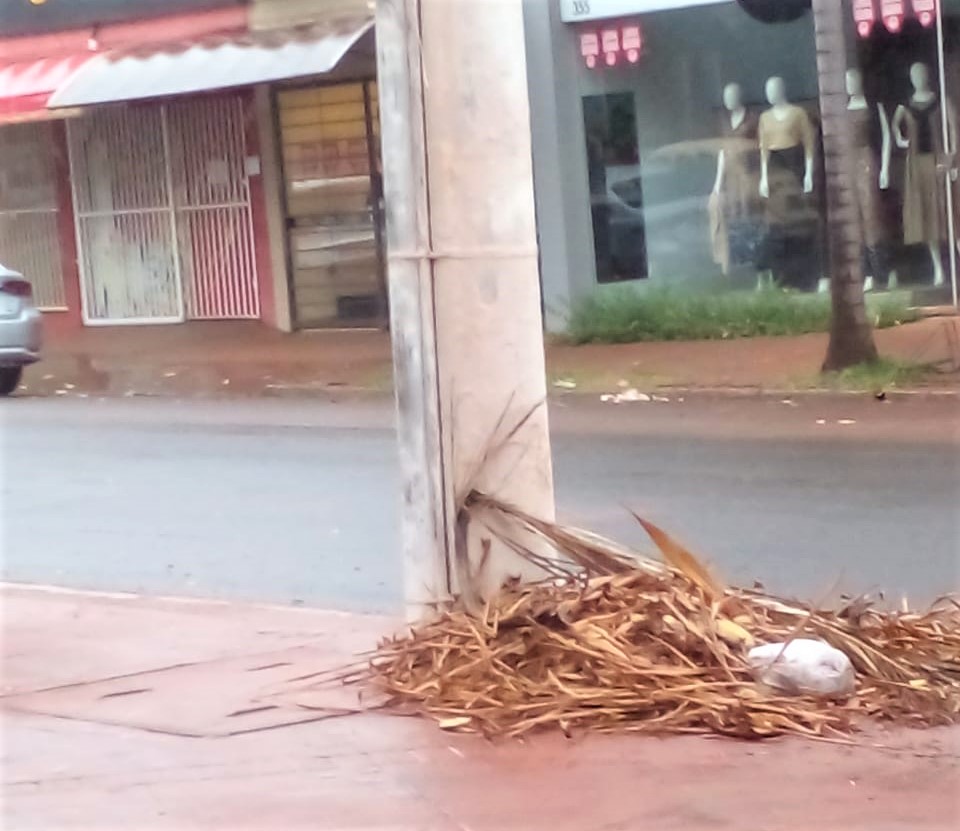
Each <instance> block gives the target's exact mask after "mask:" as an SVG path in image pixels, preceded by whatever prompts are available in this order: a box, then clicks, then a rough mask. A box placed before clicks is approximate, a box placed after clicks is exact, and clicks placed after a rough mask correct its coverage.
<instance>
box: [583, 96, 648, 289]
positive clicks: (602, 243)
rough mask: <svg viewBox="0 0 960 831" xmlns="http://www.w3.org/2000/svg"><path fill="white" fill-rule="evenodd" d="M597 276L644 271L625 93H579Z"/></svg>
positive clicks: (630, 103) (606, 279) (632, 117)
mask: <svg viewBox="0 0 960 831" xmlns="http://www.w3.org/2000/svg"><path fill="white" fill-rule="evenodd" d="M583 118H584V128H585V133H586V137H587V171H588V176H589V180H590V213H591V217H592V219H593V242H594V250H595V253H596V262H597V281H598V282H600V283H612V282H616V281H619V280H636V279H641V278H643V277H646V276H647V249H646V241H645V231H644V223H643V182H642V178H641V176H640V153H639V148H638V146H637V114H636V110H635V105H634V98H633V96H632V95H631V94H630V93H612V94H609V95H588V96H585V97H584V99H583Z"/></svg>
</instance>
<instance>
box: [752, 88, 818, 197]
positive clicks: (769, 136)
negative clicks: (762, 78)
mask: <svg viewBox="0 0 960 831" xmlns="http://www.w3.org/2000/svg"><path fill="white" fill-rule="evenodd" d="M766 93H767V101H769V102H770V109H769V110H767V111H766V112H765V113H764V114H763V115H761V116H760V131H759V134H760V195H761V196H762V197H763V198H764V199H768V198H769V197H770V175H769V174H770V167H771V161H772V162H773V163H774V164H775V165H777V166H781V167H783V168H784V169H786V170H795V169H796V168H797V161H796V159H795V157H798V152H797V151H800V150H801V149H802V151H803V155H802V157H799V158H802V160H803V192H804V193H812V192H813V157H814V153H815V152H816V142H817V139H816V135H815V134H814V131H813V125H812V124H811V123H810V116H808V115H807V113H806V111H805V110H804V109H803V108H802V107H798V106H797V105H796V104H791V103H790V102H789V101H788V100H787V85H786V84H785V83H784V81H783V78H777V77H773V78H770V79H768V80H767V86H766Z"/></svg>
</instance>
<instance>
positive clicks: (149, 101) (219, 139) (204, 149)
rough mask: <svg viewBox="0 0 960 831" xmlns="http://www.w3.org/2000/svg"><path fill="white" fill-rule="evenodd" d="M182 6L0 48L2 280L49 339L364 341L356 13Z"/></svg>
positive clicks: (372, 102)
mask: <svg viewBox="0 0 960 831" xmlns="http://www.w3.org/2000/svg"><path fill="white" fill-rule="evenodd" d="M94 5H95V4H94ZM101 5H102V6H103V9H102V10H101V11H102V12H103V13H104V14H106V13H107V12H111V10H113V6H112V5H111V4H110V3H109V2H106V3H103V4H101ZM134 5H135V4H131V5H130V6H129V7H128V8H127V10H126V11H125V12H124V10H122V9H121V10H113V11H115V12H116V14H123V13H125V14H127V15H131V14H132V13H133V12H131V9H132V8H133V6H134ZM198 5H200V6H213V7H216V8H203V9H201V10H200V11H196V12H194V11H190V10H188V11H185V12H184V13H183V14H181V15H174V16H171V17H162V18H146V19H140V18H136V19H130V20H121V21H118V22H110V23H103V24H100V23H98V22H95V21H93V20H90V21H87V23H88V24H89V25H88V26H86V27H84V28H78V29H71V30H68V31H61V30H59V29H57V28H56V26H57V21H52V22H51V23H50V26H52V27H53V31H51V32H37V33H36V34H29V33H24V34H22V35H20V36H18V37H15V38H9V39H2V38H0V81H3V83H0V150H2V153H0V249H2V254H3V258H4V261H5V262H6V263H8V264H9V265H11V266H12V267H15V268H18V269H19V270H22V271H23V272H24V274H26V275H28V277H29V278H30V279H31V281H32V282H33V284H34V287H35V293H36V296H37V300H38V304H39V305H40V306H41V307H42V308H43V309H44V310H45V311H47V312H49V313H50V314H49V316H48V319H49V320H51V321H52V320H57V322H58V323H59V322H60V321H62V320H69V321H72V322H75V323H76V324H80V323H82V324H84V325H88V326H98V325H129V324H157V323H180V322H185V321H191V320H244V319H247V320H261V321H263V322H265V323H267V324H270V325H273V326H276V327H277V328H281V329H292V328H303V327H313V326H317V327H323V326H338V325H379V324H380V323H382V322H383V321H384V320H385V316H386V296H385V280H384V275H383V260H384V258H383V254H382V234H381V232H380V227H381V224H382V205H381V200H380V197H379V194H380V188H379V172H378V171H379V145H378V139H377V135H378V133H379V131H378V127H377V125H378V115H377V106H376V85H375V70H376V59H375V44H374V37H373V18H372V15H371V13H370V11H369V9H368V7H367V4H366V3H365V2H363V3H357V2H353V0H338V5H337V6H336V8H333V7H331V8H332V11H331V8H325V9H324V10H323V11H324V12H328V11H330V12H331V14H333V17H327V16H326V15H325V14H321V13H318V11H317V9H316V8H315V7H313V6H311V5H309V4H300V5H299V6H297V4H282V5H281V4H274V3H272V2H269V0H267V1H266V2H260V3H257V4H253V5H251V6H248V5H246V4H240V3H237V2H235V0H230V2H226V0H217V1H216V2H215V0H211V2H209V3H199V4H198ZM180 6H182V7H184V8H188V7H189V6H190V4H189V3H187V2H186V0H184V2H183V3H180ZM98 8H99V7H98ZM275 10H276V11H277V13H274V12H275ZM291 12H295V13H296V14H294V16H293V17H291ZM301 15H305V16H301ZM27 22H28V21H25V22H24V23H23V25H24V26H26V25H27ZM71 22H74V21H73V19H72V18H71Z"/></svg>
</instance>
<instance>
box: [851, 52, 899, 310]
mask: <svg viewBox="0 0 960 831" xmlns="http://www.w3.org/2000/svg"><path fill="white" fill-rule="evenodd" d="M846 81H847V95H848V96H849V101H848V102H847V129H848V130H849V134H850V141H851V144H852V146H853V154H854V168H855V170H854V176H855V179H854V189H853V199H854V205H855V207H856V209H857V221H858V225H859V230H860V240H861V243H862V245H863V252H864V272H863V273H864V291H871V290H872V289H873V288H874V284H875V282H876V281H880V282H882V283H884V284H886V283H888V281H890V280H892V281H893V282H894V284H896V275H895V274H891V273H890V272H889V268H888V266H887V261H888V258H887V256H886V247H885V240H884V232H883V219H882V209H881V205H880V191H881V190H886V189H887V188H888V187H889V186H890V156H891V141H890V125H889V123H888V122H887V113H886V110H885V109H884V106H883V104H880V103H871V102H868V101H867V97H866V95H865V94H864V91H863V74H862V73H861V72H860V70H859V69H848V70H847V76H846Z"/></svg>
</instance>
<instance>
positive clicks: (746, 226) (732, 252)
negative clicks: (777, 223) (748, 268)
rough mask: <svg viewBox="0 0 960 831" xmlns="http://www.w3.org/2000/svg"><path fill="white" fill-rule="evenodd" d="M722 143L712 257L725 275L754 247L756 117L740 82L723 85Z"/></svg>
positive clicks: (750, 254) (713, 202) (714, 196)
mask: <svg viewBox="0 0 960 831" xmlns="http://www.w3.org/2000/svg"><path fill="white" fill-rule="evenodd" d="M723 106H724V108H725V110H726V113H725V115H724V119H723V127H722V136H723V142H722V146H721V149H720V152H719V153H718V154H717V176H716V180H715V182H714V185H713V192H712V194H711V212H712V213H713V214H714V217H713V220H714V221H712V222H711V228H712V230H713V238H712V243H713V252H714V260H715V261H716V262H717V263H718V264H720V266H721V267H722V269H723V273H724V274H727V273H728V272H729V269H730V265H731V263H743V262H746V261H751V260H752V259H753V256H754V251H753V249H754V248H755V241H756V240H755V237H756V233H755V221H754V215H755V210H754V208H755V206H756V195H757V185H756V182H757V177H756V155H757V126H758V125H757V118H756V116H755V115H753V114H752V113H750V112H748V111H747V108H746V106H744V103H743V89H742V88H741V86H740V84H737V83H730V84H727V85H726V86H725V87H724V88H723Z"/></svg>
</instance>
